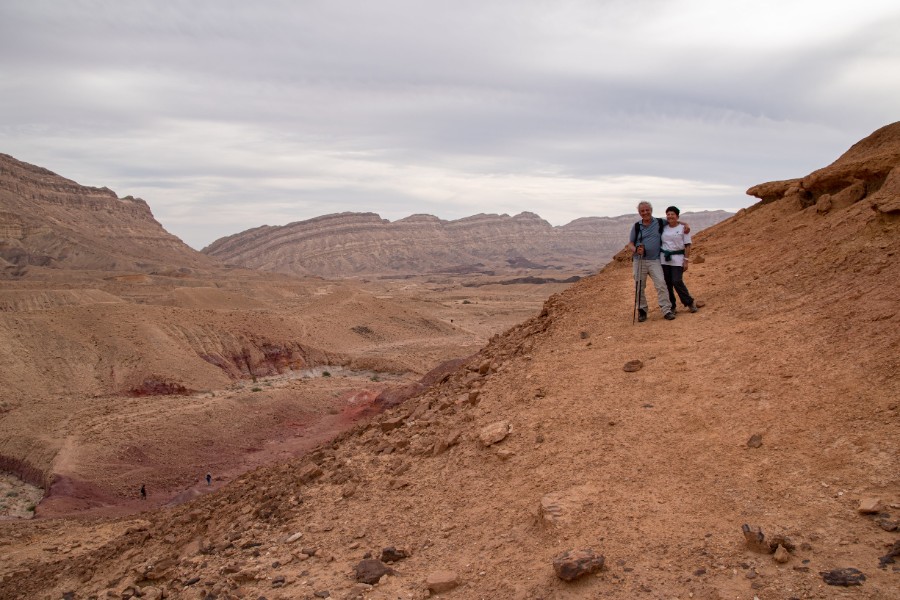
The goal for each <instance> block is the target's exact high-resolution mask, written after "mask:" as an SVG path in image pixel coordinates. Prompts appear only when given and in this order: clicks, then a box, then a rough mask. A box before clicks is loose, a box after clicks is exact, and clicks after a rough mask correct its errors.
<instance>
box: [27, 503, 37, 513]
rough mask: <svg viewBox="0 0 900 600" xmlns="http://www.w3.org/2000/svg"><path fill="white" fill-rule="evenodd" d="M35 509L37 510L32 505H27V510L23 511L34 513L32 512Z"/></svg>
mask: <svg viewBox="0 0 900 600" xmlns="http://www.w3.org/2000/svg"><path fill="white" fill-rule="evenodd" d="M36 508H37V506H36V505H34V504H29V505H28V508H26V509H25V510H27V511H28V512H34V510H35V509H36Z"/></svg>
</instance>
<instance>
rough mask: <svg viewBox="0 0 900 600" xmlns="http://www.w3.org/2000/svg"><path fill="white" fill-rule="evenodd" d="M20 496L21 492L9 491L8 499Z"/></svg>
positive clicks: (7, 493)
mask: <svg viewBox="0 0 900 600" xmlns="http://www.w3.org/2000/svg"><path fill="white" fill-rule="evenodd" d="M18 495H19V492H17V491H16V490H9V491H8V492H6V497H7V498H15V497H16V496H18Z"/></svg>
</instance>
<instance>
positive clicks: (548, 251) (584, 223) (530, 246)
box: [203, 211, 730, 277]
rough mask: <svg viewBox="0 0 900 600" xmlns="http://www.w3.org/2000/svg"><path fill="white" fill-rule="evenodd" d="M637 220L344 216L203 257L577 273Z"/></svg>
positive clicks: (707, 220)
mask: <svg viewBox="0 0 900 600" xmlns="http://www.w3.org/2000/svg"><path fill="white" fill-rule="evenodd" d="M658 212H659V211H658ZM729 216H730V213H727V212H724V211H711V212H710V211H707V212H699V213H684V214H683V217H682V218H683V220H685V221H687V222H688V223H690V224H691V226H692V227H693V230H694V231H700V230H701V229H703V228H705V227H709V226H710V225H713V224H715V223H718V222H719V221H722V220H724V219H726V218H727V217H729ZM634 220H635V217H634V216H632V215H628V216H622V217H614V218H609V217H586V218H582V219H577V220H575V221H572V222H571V223H569V224H568V225H564V226H561V227H553V226H551V225H550V224H549V223H548V222H547V221H545V220H543V219H541V218H540V217H539V216H538V215H536V214H534V213H528V212H523V213H520V214H518V215H515V216H513V217H510V216H509V215H488V214H479V215H474V216H472V217H467V218H464V219H459V220H456V221H443V220H441V219H438V218H437V217H433V216H431V215H413V216H411V217H407V218H405V219H400V220H399V221H394V222H390V221H387V220H385V219H382V218H381V217H379V216H378V215H377V214H374V213H341V214H334V215H326V216H323V217H317V218H315V219H309V220H307V221H300V222H297V223H291V224H289V225H285V226H282V227H268V226H267V227H258V228H256V229H250V230H248V231H244V232H242V233H238V234H235V235H232V236H229V237H226V238H222V239H220V240H216V241H215V242H213V243H212V244H210V245H209V246H208V247H207V248H204V249H203V252H205V253H206V254H208V255H209V256H213V257H215V258H218V259H220V260H222V261H223V262H226V263H230V264H235V265H240V266H244V267H250V268H254V269H263V270H266V271H278V272H283V273H293V274H304V275H306V274H313V275H319V276H323V277H338V276H347V275H360V274H391V273H393V274H398V273H403V274H407V273H433V272H445V273H478V272H497V273H503V272H512V271H516V272H518V271H521V270H523V269H524V270H528V269H538V270H544V269H546V268H548V267H549V268H564V269H568V270H570V271H571V270H573V269H576V270H577V269H593V268H596V267H597V266H598V265H602V264H604V263H605V262H606V261H608V260H609V259H610V258H611V257H612V255H613V254H614V253H615V252H617V251H618V250H620V249H621V248H622V246H624V244H625V242H626V241H627V236H628V228H629V226H630V225H631V224H632V223H633V222H634Z"/></svg>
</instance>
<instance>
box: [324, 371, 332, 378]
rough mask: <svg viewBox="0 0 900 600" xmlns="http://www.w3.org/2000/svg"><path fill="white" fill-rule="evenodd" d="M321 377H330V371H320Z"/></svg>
mask: <svg viewBox="0 0 900 600" xmlns="http://www.w3.org/2000/svg"><path fill="white" fill-rule="evenodd" d="M322 377H331V373H330V372H329V371H322Z"/></svg>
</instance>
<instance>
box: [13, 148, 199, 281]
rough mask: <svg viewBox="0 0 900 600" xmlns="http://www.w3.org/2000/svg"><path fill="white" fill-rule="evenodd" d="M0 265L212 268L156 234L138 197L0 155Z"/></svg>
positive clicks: (17, 269)
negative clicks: (120, 194)
mask: <svg viewBox="0 0 900 600" xmlns="http://www.w3.org/2000/svg"><path fill="white" fill-rule="evenodd" d="M0 259H2V260H3V261H5V263H7V265H6V267H5V268H4V269H3V272H4V273H6V275H7V276H10V275H15V274H22V273H23V272H24V271H27V269H28V268H29V267H34V266H40V267H55V268H80V269H97V270H132V271H144V272H147V271H152V270H159V269H161V268H169V269H173V270H177V269H193V268H202V267H206V268H209V267H212V266H213V265H214V264H215V262H214V261H211V260H210V259H209V258H208V257H205V256H204V255H202V254H200V253H199V252H197V251H195V250H193V249H191V248H190V247H189V246H187V245H186V244H185V243H184V242H182V241H181V240H179V239H178V238H177V237H175V236H174V235H172V234H170V233H168V232H167V231H166V230H165V229H163V227H162V225H160V224H159V223H158V222H157V221H156V220H155V219H154V218H153V214H152V213H151V212H150V207H149V206H148V205H147V203H146V202H144V201H143V200H141V199H140V198H132V197H130V196H129V197H126V198H118V197H117V196H116V194H115V193H114V192H113V191H112V190H110V189H107V188H94V187H85V186H81V185H78V184H77V183H75V182H74V181H71V180H69V179H65V178H63V177H60V176H59V175H57V174H55V173H53V172H51V171H48V170H47V169H43V168H40V167H36V166H34V165H30V164H28V163H24V162H20V161H18V160H16V159H14V158H13V157H11V156H8V155H6V154H0Z"/></svg>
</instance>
